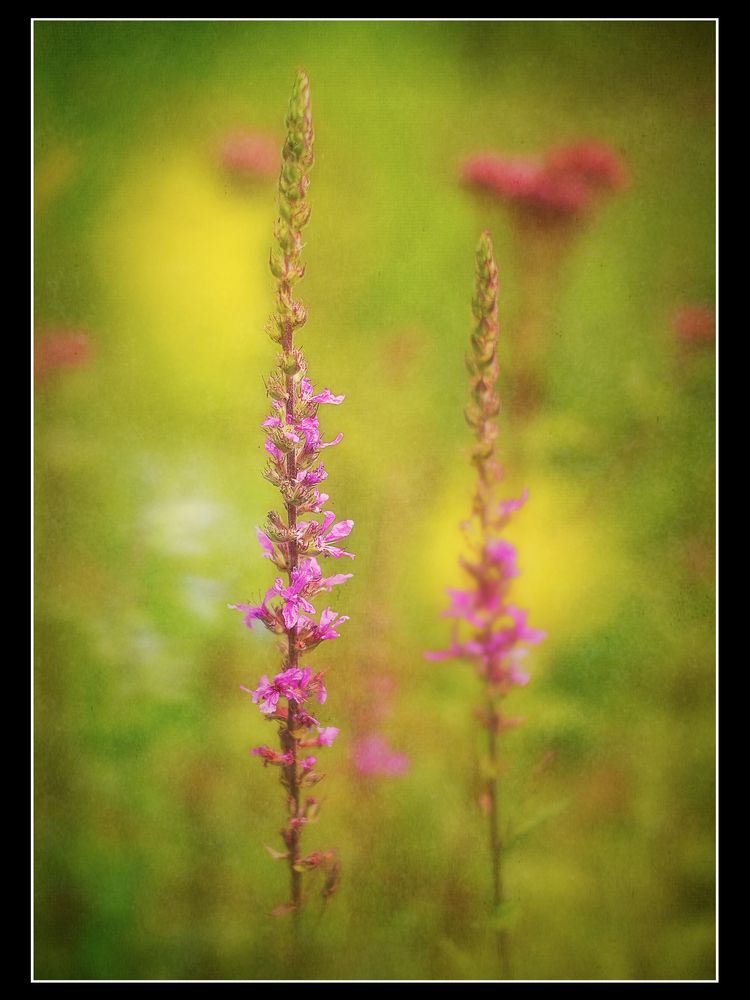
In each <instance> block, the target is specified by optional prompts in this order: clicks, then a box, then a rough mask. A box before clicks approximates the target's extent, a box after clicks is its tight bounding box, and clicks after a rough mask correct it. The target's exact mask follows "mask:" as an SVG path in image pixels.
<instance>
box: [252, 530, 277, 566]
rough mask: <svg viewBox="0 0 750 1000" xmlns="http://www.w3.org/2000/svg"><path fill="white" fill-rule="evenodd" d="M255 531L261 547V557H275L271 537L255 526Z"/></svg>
mask: <svg viewBox="0 0 750 1000" xmlns="http://www.w3.org/2000/svg"><path fill="white" fill-rule="evenodd" d="M255 533H256V535H257V536H258V541H259V542H260V547H261V548H262V549H263V558H264V559H275V558H276V549H275V548H274V544H273V542H272V541H271V539H270V538H269V537H268V535H267V534H266V533H265V532H264V531H261V530H260V528H256V529H255Z"/></svg>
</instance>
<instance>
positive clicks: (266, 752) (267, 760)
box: [250, 746, 292, 767]
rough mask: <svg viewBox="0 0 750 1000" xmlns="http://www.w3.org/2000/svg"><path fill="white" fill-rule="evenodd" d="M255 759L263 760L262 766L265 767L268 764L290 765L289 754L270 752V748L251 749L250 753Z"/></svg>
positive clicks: (290, 756)
mask: <svg viewBox="0 0 750 1000" xmlns="http://www.w3.org/2000/svg"><path fill="white" fill-rule="evenodd" d="M250 752H251V753H253V754H255V755H256V756H257V757H262V758H263V766H264V767H267V766H268V765H269V764H291V763H292V755H291V754H290V753H279V751H278V750H272V749H271V747H268V746H262V747H253V749H252V750H251V751H250Z"/></svg>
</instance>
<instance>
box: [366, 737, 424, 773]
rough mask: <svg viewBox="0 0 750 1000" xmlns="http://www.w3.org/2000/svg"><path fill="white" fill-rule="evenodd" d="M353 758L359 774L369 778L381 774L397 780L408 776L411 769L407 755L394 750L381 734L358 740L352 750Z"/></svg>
mask: <svg viewBox="0 0 750 1000" xmlns="http://www.w3.org/2000/svg"><path fill="white" fill-rule="evenodd" d="M352 757H353V759H354V766H355V767H356V769H357V770H358V771H359V773H360V774H364V775H368V776H369V775H376V774H380V775H385V776H387V777H391V778H395V777H398V776H399V775H402V774H406V772H407V771H408V770H409V768H410V767H411V761H410V760H409V757H408V756H407V754H405V753H397V752H396V751H394V750H392V749H391V748H390V747H389V746H388V743H387V742H386V740H385V738H384V737H383V736H381V735H380V734H379V733H372V734H371V735H370V736H365V737H364V738H363V739H361V740H357V741H356V743H355V744H354V747H353V750H352Z"/></svg>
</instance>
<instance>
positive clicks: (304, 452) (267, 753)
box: [230, 71, 354, 915]
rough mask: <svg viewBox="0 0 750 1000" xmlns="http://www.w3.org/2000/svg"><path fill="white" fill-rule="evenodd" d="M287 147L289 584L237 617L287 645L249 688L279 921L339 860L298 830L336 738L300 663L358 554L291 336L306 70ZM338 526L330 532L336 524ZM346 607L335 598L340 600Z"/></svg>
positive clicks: (278, 268)
mask: <svg viewBox="0 0 750 1000" xmlns="http://www.w3.org/2000/svg"><path fill="white" fill-rule="evenodd" d="M286 124H287V138H286V143H285V145H284V149H283V152H282V167H281V175H280V177H279V217H278V219H277V220H276V225H275V227H274V235H275V237H276V242H277V244H278V247H277V248H276V249H274V250H272V251H271V258H270V267H271V272H272V274H273V276H274V277H275V278H276V282H277V286H276V306H275V310H274V313H273V315H272V316H271V319H270V321H269V323H268V326H267V331H268V333H269V335H270V337H271V339H272V340H273V341H274V342H275V343H277V344H279V345H280V347H281V353H280V355H279V357H278V361H277V366H276V369H275V371H273V372H272V373H271V375H270V377H269V379H268V382H267V384H266V387H267V390H268V395H269V396H270V398H271V413H270V414H269V416H268V417H267V418H266V419H265V420H264V421H263V423H262V427H263V429H264V430H265V432H266V435H267V436H266V443H265V448H266V452H267V453H268V456H269V461H268V464H267V466H266V469H265V471H264V475H265V477H266V479H268V480H269V482H271V483H272V484H273V485H274V486H276V487H277V489H278V490H279V492H280V494H281V498H282V501H283V513H278V512H276V511H271V513H270V514H269V515H268V522H267V524H266V525H264V528H263V529H261V528H257V529H256V530H257V535H258V541H259V543H260V547H261V549H262V555H263V558H265V559H269V560H270V561H271V562H272V563H273V565H274V566H276V567H277V568H278V569H279V570H281V571H282V573H285V574H286V580H284V578H283V577H278V578H277V579H276V581H275V582H274V585H273V586H272V587H270V588H269V590H268V591H267V592H266V595H265V597H264V598H263V601H262V602H261V603H260V604H258V605H251V604H232V605H230V607H231V608H234V609H235V610H237V611H240V612H241V613H242V615H243V618H244V622H245V624H246V625H247V627H248V628H252V627H253V626H254V624H255V623H256V622H260V623H261V624H262V625H265V627H266V628H267V629H269V630H270V631H271V632H273V633H275V634H276V635H278V636H279V638H280V648H281V654H282V662H281V665H280V670H279V672H278V673H277V674H276V675H275V676H274V678H273V680H269V678H268V677H267V676H265V675H264V676H263V677H261V679H260V682H259V684H258V687H257V688H256V689H254V690H251V689H249V688H246V687H245V688H243V690H244V691H245V692H246V693H247V694H249V695H250V696H251V698H252V700H253V702H254V703H255V704H256V705H257V706H258V708H259V709H260V711H261V713H262V714H263V715H264V716H265V718H266V719H268V720H269V721H271V722H274V723H276V725H277V728H278V734H279V743H280V750H274V749H272V748H271V747H269V746H267V745H266V744H263V745H262V746H259V747H255V748H254V749H253V751H252V753H253V754H254V755H255V756H257V757H259V758H260V760H261V761H262V762H263V765H264V766H268V765H275V766H277V767H278V768H279V772H280V778H281V784H282V785H283V787H284V789H285V793H286V805H287V820H286V823H285V826H284V828H283V829H282V831H281V838H282V840H283V843H284V847H285V850H284V851H283V852H280V851H276V850H272V849H271V848H269V853H270V854H271V856H272V857H273V858H275V859H276V860H280V861H284V862H286V864H288V866H289V873H290V882H291V885H290V891H291V900H290V901H289V902H286V903H283V904H281V905H280V906H279V907H277V908H276V910H274V913H276V914H278V915H281V914H282V913H288V912H294V913H295V914H299V912H300V910H301V908H302V903H303V891H302V878H303V875H304V874H305V873H306V872H311V871H314V870H320V871H322V872H323V873H324V876H325V877H324V879H323V888H322V893H323V896H324V898H325V899H327V898H328V897H329V896H330V895H332V893H333V892H334V891H335V888H336V882H337V879H338V872H339V864H338V861H337V860H336V856H335V853H334V852H333V851H316V852H314V853H313V854H310V855H308V856H305V855H304V854H303V852H302V847H301V841H302V832H303V829H304V827H305V825H306V824H307V823H308V822H311V821H312V820H313V819H317V815H318V811H319V804H318V802H317V800H315V799H313V798H310V797H307V798H303V791H304V789H306V788H308V787H310V786H312V785H314V784H316V783H317V782H318V781H320V780H321V779H322V777H323V775H322V774H320V773H319V772H318V771H317V770H316V765H317V757H316V756H313V755H312V754H309V753H306V752H305V751H306V749H307V748H309V747H313V746H314V747H330V746H331V745H332V744H333V742H334V740H335V739H336V737H337V736H338V733H339V730H338V729H337V728H336V727H335V726H321V724H320V723H319V721H318V719H317V718H315V716H314V715H313V714H312V710H313V709H314V710H315V713H316V714H318V708H317V705H323V704H324V703H325V701H326V699H327V697H328V692H327V688H326V685H325V683H324V679H323V678H324V671H323V670H318V671H315V670H313V669H312V668H311V667H302V666H300V661H301V659H302V657H303V656H305V655H306V654H307V653H309V652H310V651H311V650H313V649H315V648H316V647H317V646H319V645H320V644H321V643H322V642H324V641H327V640H330V639H336V638H338V636H339V633H338V631H336V628H337V627H338V626H340V625H342V624H343V623H344V622H346V621H348V615H342V614H340V613H339V612H337V611H333V610H332V609H331V608H330V607H326V608H325V609H323V610H321V612H320V620H319V621H316V620H315V616H316V615H317V613H318V612H317V610H316V608H315V603H314V602H315V601H316V600H317V599H318V598H319V596H320V595H321V594H325V595H326V598H325V601H326V603H327V601H328V600H329V597H328V595H329V594H330V593H331V591H332V589H333V587H334V586H337V587H338V586H339V585H341V584H343V583H346V581H347V580H348V579H349V578H350V577H351V573H334V574H332V575H330V576H325V575H324V573H323V571H322V569H321V567H320V565H319V563H318V558H334V559H338V558H340V557H341V556H348V557H349V558H351V559H353V558H354V556H353V555H352V553H351V552H345V551H344V550H343V549H341V548H338V547H337V546H334V545H331V544H330V543H331V542H332V541H334V540H338V539H340V538H343V537H345V536H346V535H348V534H349V533H350V532H351V530H352V527H353V524H354V523H353V521H349V520H345V521H339V522H338V523H337V524H335V525H333V522H334V521H335V515H334V514H333V513H332V512H331V511H323V510H322V507H323V505H324V504H325V505H326V506H329V505H330V502H331V501H330V497H329V496H328V494H323V493H321V492H320V491H319V490H318V489H317V484H319V483H320V482H321V481H322V480H323V479H325V478H326V476H327V473H326V471H325V469H324V468H323V466H322V465H321V464H320V452H321V449H323V448H328V447H331V446H332V445H335V444H338V443H339V441H340V440H341V435H340V434H339V435H337V437H335V438H334V439H333V440H332V441H328V442H324V441H323V440H322V436H321V433H320V426H319V423H318V408H319V406H321V405H322V404H333V405H338V404H340V403H341V402H342V401H343V399H344V397H343V396H335V395H333V393H332V392H331V391H330V390H329V389H324V390H322V391H321V392H319V393H317V394H316V393H315V390H314V389H313V386H312V383H311V381H310V379H309V378H308V377H307V363H306V361H305V356H304V354H303V352H302V350H301V349H300V348H299V347H298V346H296V345H295V342H294V334H295V331H296V330H298V329H299V328H300V327H302V326H303V325H304V323H305V322H306V320H307V312H306V310H305V307H304V305H303V304H302V302H301V301H300V300H299V299H297V298H295V296H294V286H295V284H296V283H297V282H298V281H299V280H300V279H301V278H302V277H303V276H304V273H305V269H304V265H303V264H302V263H301V259H300V258H301V253H302V230H303V228H304V227H305V226H306V225H307V222H308V220H309V218H310V206H309V204H308V201H307V189H308V186H309V183H310V169H311V168H312V165H313V126H312V112H311V108H310V83H309V80H308V78H307V76H306V74H305V73H303V72H302V71H300V72H299V73H298V75H297V79H296V81H295V84H294V89H293V91H292V98H291V101H290V104H289V114H288V115H287V120H286ZM301 514H318V515H322V520H321V521H317V520H305V521H303V520H301V519H300V515H301ZM332 525H333V527H332ZM337 604H338V601H337Z"/></svg>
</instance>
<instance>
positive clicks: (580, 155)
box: [461, 140, 628, 218]
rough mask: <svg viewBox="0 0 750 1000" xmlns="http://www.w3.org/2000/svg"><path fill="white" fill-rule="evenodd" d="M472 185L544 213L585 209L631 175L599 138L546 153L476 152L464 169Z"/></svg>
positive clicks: (564, 214) (567, 213) (551, 214)
mask: <svg viewBox="0 0 750 1000" xmlns="http://www.w3.org/2000/svg"><path fill="white" fill-rule="evenodd" d="M461 179H462V180H463V181H464V183H466V184H468V185H469V186H470V187H474V188H478V189H480V190H484V191H488V192H490V193H491V194H494V195H496V196H497V197H498V198H500V199H502V200H504V201H508V202H510V203H511V204H515V205H517V206H518V207H519V208H522V209H525V210H527V211H529V212H531V213H532V214H534V215H537V216H542V217H545V218H554V217H557V218H568V217H571V216H575V215H577V214H579V213H580V212H583V211H585V210H586V209H587V208H588V207H589V205H590V204H591V202H592V201H593V200H594V198H595V196H596V195H597V194H598V193H600V192H602V191H605V190H610V191H615V190H620V189H621V188H623V187H624V186H625V185H626V184H627V181H628V174H627V171H626V169H625V166H624V164H623V163H622V161H621V160H620V158H619V156H618V155H617V153H616V152H615V151H614V150H613V149H611V148H610V147H609V146H607V145H605V144H604V143H600V142H597V141H595V140H587V141H585V142H578V143H574V144H572V145H568V146H560V147H557V148H555V149H552V150H550V151H548V152H547V153H545V154H544V155H542V156H538V157H530V156H506V155H504V154H499V153H486V154H482V155H478V156H472V157H470V158H469V159H468V160H466V162H465V163H464V164H463V166H462V168H461Z"/></svg>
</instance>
